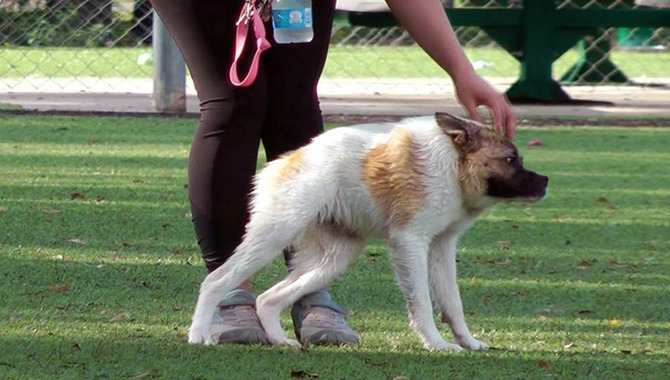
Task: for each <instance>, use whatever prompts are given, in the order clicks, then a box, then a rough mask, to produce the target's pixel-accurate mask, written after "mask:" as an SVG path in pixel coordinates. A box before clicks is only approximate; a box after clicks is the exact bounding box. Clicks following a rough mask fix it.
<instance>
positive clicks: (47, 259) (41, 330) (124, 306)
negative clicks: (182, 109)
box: [0, 116, 670, 379]
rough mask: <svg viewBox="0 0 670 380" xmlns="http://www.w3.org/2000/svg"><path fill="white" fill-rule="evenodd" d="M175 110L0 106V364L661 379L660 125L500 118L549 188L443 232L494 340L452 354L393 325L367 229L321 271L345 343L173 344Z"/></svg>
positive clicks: (22, 369) (202, 373) (194, 372)
mask: <svg viewBox="0 0 670 380" xmlns="http://www.w3.org/2000/svg"><path fill="white" fill-rule="evenodd" d="M194 124H195V121H194V120H180V119H151V118H150V119H137V118H92V117H52V116H46V117H45V116H0V278H1V279H2V286H1V287H0V300H2V302H0V321H1V322H2V327H1V328H0V331H1V334H0V353H1V354H0V378H2V379H54V378H63V379H82V378H90V379H96V378H100V379H105V378H110V379H116V378H165V379H182V378H189V379H209V378H221V379H223V378H226V379H233V378H239V379H290V378H315V376H318V377H319V378H320V379H393V378H396V377H399V376H404V377H405V378H408V379H437V378H461V379H473V378H480V379H539V378H558V379H572V378H594V379H630V378H634V377H641V378H645V379H647V378H648V379H665V378H667V374H668V371H669V370H670V368H669V364H668V363H669V360H670V346H668V335H669V333H670V319H669V316H670V293H669V292H668V289H669V288H670V256H669V253H670V243H668V231H669V230H670V190H669V188H668V184H669V183H670V167H669V166H668V165H667V163H668V162H669V161H670V153H668V149H667V141H669V139H670V129H653V128H635V129H623V128H614V127H611V128H605V127H603V128H566V127H551V128H524V129H522V130H521V131H520V132H519V134H518V138H517V142H518V143H519V146H520V148H521V151H522V153H523V154H524V156H525V162H526V164H527V166H529V167H531V168H533V169H537V170H538V171H540V172H543V173H545V174H547V175H549V176H550V178H551V183H550V191H549V195H548V197H547V199H546V200H544V201H543V202H541V203H539V204H537V205H533V206H531V207H525V206H523V205H504V206H501V207H498V208H497V209H495V210H494V211H492V212H491V213H489V214H487V215H486V216H485V217H483V218H482V220H480V221H479V222H478V223H477V224H476V225H475V226H474V227H473V229H472V230H471V231H470V232H468V234H467V235H466V236H465V237H464V239H463V240H462V243H461V246H460V250H459V262H460V264H459V265H460V267H459V271H460V285H461V290H462V295H463V300H464V304H465V310H466V313H467V320H468V323H469V326H470V327H471V329H472V331H473V332H474V333H475V335H476V336H477V337H478V338H480V339H482V340H483V341H485V342H488V343H489V344H490V345H491V346H493V347H496V348H497V349H495V350H490V351H488V352H466V353H461V354H453V353H442V352H434V353H430V352H426V351H424V350H423V349H422V347H421V344H420V342H419V340H418V338H417V337H416V336H414V334H413V333H411V332H410V329H409V327H408V326H407V317H406V312H405V309H404V305H403V301H402V297H401V295H400V291H399V290H398V289H397V286H396V285H395V284H394V281H393V276H392V274H391V268H390V265H389V262H388V260H387V257H386V248H385V247H384V245H382V244H380V243H372V244H370V245H369V246H368V247H367V248H366V251H365V252H364V253H363V255H362V256H361V258H360V259H359V260H358V261H357V262H356V263H355V264H354V265H353V266H352V268H351V269H350V271H349V272H347V274H346V275H345V276H343V277H342V278H341V279H339V280H337V281H336V282H335V284H334V285H333V294H335V296H336V299H337V300H338V301H339V302H341V303H342V304H344V305H346V306H347V307H348V308H349V309H350V310H351V311H352V313H351V315H349V317H348V322H349V324H350V325H351V326H352V327H353V328H354V329H355V330H356V331H357V332H358V333H359V335H360V340H361V345H360V346H359V347H355V348H332V347H330V348H310V349H309V350H307V351H301V350H297V349H291V348H265V347H255V346H252V347H244V346H232V347H221V346H217V347H201V346H189V345H188V344H186V338H185V331H186V327H187V326H188V324H189V320H190V314H191V312H192V309H193V307H194V302H195V297H196V294H197V289H198V285H199V283H200V281H201V280H202V278H203V275H204V270H203V265H202V263H201V260H200V258H199V254H198V250H197V248H196V246H195V244H194V238H193V234H192V227H191V224H190V220H189V217H188V212H189V210H188V205H187V200H186V189H185V187H184V185H185V183H186V169H185V167H186V157H187V151H188V147H189V140H190V137H191V135H192V130H193V126H194ZM529 139H542V140H544V142H545V146H543V147H535V148H529V147H526V146H525V144H524V143H525V141H527V140H529ZM261 157H262V155H261ZM283 273H284V268H283V264H282V263H281V261H277V262H275V263H273V265H272V266H271V267H269V268H267V269H265V270H263V271H262V272H261V273H259V275H257V276H256V277H255V278H254V283H255V286H256V287H257V289H264V288H267V287H268V286H269V285H271V284H272V283H273V282H275V281H277V280H278V279H279V278H280V277H281V276H282V274H283ZM283 321H284V323H285V325H286V327H287V329H289V328H290V324H289V319H288V317H287V316H286V315H284V317H283ZM445 333H446V329H445ZM446 335H447V336H448V333H447V334H446Z"/></svg>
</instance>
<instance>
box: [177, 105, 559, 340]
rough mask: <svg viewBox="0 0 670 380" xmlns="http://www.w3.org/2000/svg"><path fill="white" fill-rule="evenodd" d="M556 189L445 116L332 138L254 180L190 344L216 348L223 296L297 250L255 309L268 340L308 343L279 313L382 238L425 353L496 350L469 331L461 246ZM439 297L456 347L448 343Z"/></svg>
mask: <svg viewBox="0 0 670 380" xmlns="http://www.w3.org/2000/svg"><path fill="white" fill-rule="evenodd" d="M548 181H549V179H548V177H546V176H543V175H540V174H537V173H535V172H532V171H529V170H526V169H525V168H524V167H523V164H522V158H521V156H520V155H519V153H518V151H517V149H516V148H515V146H514V145H513V144H512V143H511V142H510V141H507V140H506V139H504V138H503V137H502V136H501V135H500V134H499V133H496V132H495V131H493V130H491V129H489V128H486V127H484V126H483V125H481V124H479V123H476V122H474V121H470V120H467V119H463V118H460V117H456V116H453V115H450V114H447V113H437V114H435V116H434V117H433V116H428V117H418V118H411V119H407V120H403V121H400V122H396V123H383V124H367V125H359V126H353V127H341V128H335V129H332V130H330V131H328V132H325V133H323V134H321V135H319V136H317V137H315V138H314V139H313V140H312V141H311V142H310V143H309V144H307V145H306V146H304V147H302V148H300V149H297V150H295V151H293V152H291V153H288V154H286V155H284V156H282V157H280V158H279V159H277V160H274V161H272V162H270V163H268V164H267V165H266V166H265V167H264V168H263V169H262V170H261V171H260V172H259V174H258V175H257V176H256V177H255V180H254V190H253V193H252V199H251V203H250V213H251V214H250V220H249V222H248V224H247V226H246V234H245V237H244V239H243V241H242V243H241V244H240V245H239V246H238V247H237V248H236V250H235V253H234V255H233V256H232V257H231V258H230V259H229V260H228V261H226V263H225V264H223V265H222V266H221V267H219V268H218V269H217V270H215V271H214V272H212V273H210V274H209V275H208V276H207V277H206V278H205V280H204V281H203V283H202V286H201V288H200V295H199V297H198V301H197V305H196V308H195V313H194V314H193V321H192V324H191V327H190V329H189V335H188V341H189V343H194V344H203V343H204V344H213V343H214V341H213V339H212V337H211V336H210V334H209V330H210V325H211V322H212V318H213V315H214V313H215V311H216V305H217V303H218V302H219V301H220V299H221V298H222V296H223V295H224V294H225V293H227V292H228V291H230V290H232V289H233V288H234V287H235V286H237V285H238V284H239V283H240V282H242V281H243V280H244V279H246V278H248V277H249V276H251V275H252V274H254V273H255V272H257V271H258V270H260V269H261V268H263V267H264V266H265V265H267V264H268V263H269V262H270V261H272V260H273V259H274V258H275V257H276V256H277V255H279V253H281V252H282V250H283V249H285V248H287V247H292V248H293V249H294V251H295V254H294V257H293V259H292V270H291V271H290V272H289V274H288V275H287V277H286V278H285V279H284V280H282V281H280V282H279V283H277V284H276V285H274V286H273V287H271V288H270V289H269V290H267V291H266V292H264V293H263V294H261V295H260V296H258V298H257V300H256V311H257V314H258V318H259V319H260V322H261V324H262V326H263V329H264V330H265V333H266V335H267V338H268V340H269V341H270V343H272V344H274V345H299V343H298V342H297V341H296V340H292V339H289V338H288V336H287V335H286V332H285V331H284V329H283V328H282V327H281V325H280V319H279V317H280V313H281V312H282V310H283V309H284V308H286V307H288V306H290V305H292V304H293V303H294V302H296V301H297V300H298V299H300V298H301V297H302V296H304V295H306V294H308V293H311V292H314V291H316V290H319V289H322V288H324V287H326V286H327V285H328V284H329V283H330V282H331V280H332V279H333V278H335V277H336V276H337V275H339V274H341V273H342V272H344V270H345V269H346V268H347V266H348V265H349V263H351V262H352V261H353V259H354V258H355V257H356V256H357V254H358V253H359V252H360V251H361V250H362V248H363V247H364V244H365V241H366V238H369V237H381V238H385V239H386V240H387V241H388V244H389V248H390V256H391V259H392V262H393V266H394V269H395V274H396V279H397V282H398V284H399V285H400V288H401V290H402V292H403V294H404V297H405V300H406V303H407V309H408V312H409V320H410V326H411V327H412V329H413V330H414V331H415V332H416V333H417V334H418V335H419V337H420V338H421V340H422V342H423V345H424V346H425V347H426V348H427V349H429V350H454V351H460V350H462V349H473V350H483V349H487V348H488V346H487V345H486V344H485V343H483V342H480V341H478V340H477V339H475V338H474V337H473V336H472V334H471V333H470V331H469V330H468V327H467V325H466V323H465V318H464V314H463V307H462V303H461V297H460V293H459V290H458V284H457V282H456V243H457V240H458V238H459V236H461V235H462V234H463V233H464V232H465V231H466V230H467V229H468V228H469V227H470V226H471V225H472V224H473V222H474V220H475V219H476V218H477V216H478V215H480V214H481V213H482V212H483V211H484V210H485V209H487V208H489V207H490V206H492V205H494V204H496V203H498V202H500V201H512V200H521V201H525V202H537V201H539V200H540V199H542V198H543V197H544V196H545V194H546V191H547V185H548ZM431 294H432V296H433V298H434V300H435V303H436V305H437V307H439V310H440V312H441V313H442V320H443V322H446V323H447V324H448V325H449V327H450V329H451V331H452V334H453V336H454V339H455V344H454V343H448V342H447V341H445V340H444V339H443V338H442V336H441V335H440V332H439V330H438V328H437V326H436V324H435V320H434V318H433V309H432V302H431Z"/></svg>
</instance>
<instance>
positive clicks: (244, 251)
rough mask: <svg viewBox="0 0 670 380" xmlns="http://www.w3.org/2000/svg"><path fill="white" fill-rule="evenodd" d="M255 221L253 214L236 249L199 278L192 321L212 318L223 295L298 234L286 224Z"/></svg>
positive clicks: (275, 254) (259, 267) (263, 264)
mask: <svg viewBox="0 0 670 380" xmlns="http://www.w3.org/2000/svg"><path fill="white" fill-rule="evenodd" d="M254 222H258V220H254V218H253V217H252V220H251V221H250V222H249V224H248V225H247V233H246V236H245V238H244V240H243V241H242V243H241V244H240V245H239V246H238V247H237V248H236V249H235V253H234V254H233V255H232V256H231V257H230V258H229V259H228V260H227V261H226V262H225V263H224V264H223V265H222V266H220V267H219V268H217V269H216V270H215V271H214V272H212V273H210V274H209V275H208V276H207V277H206V278H205V280H204V281H203V282H202V285H201V287H200V295H199V297H198V302H197V306H196V310H195V314H194V315H193V320H194V321H195V320H204V318H211V316H213V315H214V312H215V311H216V305H217V304H218V303H219V301H220V300H221V298H222V297H223V295H225V294H226V293H228V292H229V291H231V290H233V289H234V288H235V287H236V286H238V285H239V284H240V283H241V282H242V281H244V280H246V279H248V278H249V277H250V276H252V275H253V274H254V273H256V272H258V271H259V270H260V269H261V268H263V267H264V266H266V265H268V264H269V263H270V262H271V261H272V260H273V259H274V258H275V257H277V256H278V255H279V254H280V253H281V252H282V250H283V249H284V248H286V247H288V246H289V245H290V244H291V243H292V242H293V241H294V240H295V238H296V236H297V229H295V228H282V226H287V225H288V224H281V225H278V224H276V223H268V222H260V223H254Z"/></svg>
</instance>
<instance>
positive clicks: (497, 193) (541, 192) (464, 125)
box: [435, 113, 549, 203]
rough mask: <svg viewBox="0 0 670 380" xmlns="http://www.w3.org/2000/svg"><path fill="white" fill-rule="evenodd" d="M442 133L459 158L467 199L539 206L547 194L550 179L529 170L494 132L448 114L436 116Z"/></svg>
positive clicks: (517, 153) (512, 147)
mask: <svg viewBox="0 0 670 380" xmlns="http://www.w3.org/2000/svg"><path fill="white" fill-rule="evenodd" d="M435 118H436V120H437V124H438V126H439V127H440V129H441V130H442V131H443V132H444V133H445V134H446V135H447V136H449V137H450V138H451V140H452V141H453V144H454V147H455V148H456V150H457V151H458V154H459V159H460V162H459V165H460V166H459V177H460V178H459V179H460V182H461V187H462V191H463V195H464V196H465V197H466V199H469V200H470V201H474V202H476V203H480V202H479V200H481V199H483V198H493V199H503V200H523V201H528V202H537V201H539V200H540V199H542V198H544V196H545V194H546V192H547V185H548V183H549V178H548V177H546V176H543V175H540V174H538V173H535V172H532V171H530V170H526V169H525V168H524V167H523V159H522V158H521V156H520V155H519V151H518V150H517V149H516V147H515V146H514V145H513V144H512V143H511V142H510V141H509V140H506V139H505V138H503V137H502V136H501V135H500V134H498V133H496V132H495V131H493V130H491V129H489V128H486V127H484V126H482V125H480V124H479V123H476V122H474V121H471V120H467V119H462V118H459V117H456V116H453V115H450V114H448V113H437V114H435Z"/></svg>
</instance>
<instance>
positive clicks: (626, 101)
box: [0, 80, 670, 126]
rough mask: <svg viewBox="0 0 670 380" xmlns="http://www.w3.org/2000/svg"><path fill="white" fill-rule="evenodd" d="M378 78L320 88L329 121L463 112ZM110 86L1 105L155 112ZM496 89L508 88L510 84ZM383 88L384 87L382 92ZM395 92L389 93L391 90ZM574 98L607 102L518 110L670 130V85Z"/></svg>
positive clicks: (190, 97)
mask: <svg viewBox="0 0 670 380" xmlns="http://www.w3.org/2000/svg"><path fill="white" fill-rule="evenodd" d="M373 81H376V82H378V81H379V80H368V81H364V80H344V81H338V82H334V81H326V83H324V84H323V85H320V87H319V94H320V97H321V107H322V110H323V113H324V115H325V116H326V117H327V118H328V117H331V116H337V115H349V116H380V115H383V116H414V115H426V114H431V113H433V112H436V111H446V112H452V113H458V114H462V113H463V111H462V109H461V107H460V106H459V105H458V103H457V102H456V100H455V98H454V93H453V88H451V86H450V84H449V83H447V82H444V83H438V84H437V85H436V84H435V82H434V81H431V82H426V83H423V84H422V83H421V82H417V80H415V81H414V82H412V83H408V82H407V81H398V83H396V84H393V83H391V84H390V85H389V83H384V87H383V88H384V89H385V90H382V88H381V87H380V86H379V85H378V83H376V82H373ZM127 82H128V81H127V80H126V81H125V82H124V83H126V84H125V85H120V86H117V87H115V88H114V89H113V91H110V87H109V86H108V85H107V86H99V90H100V92H96V91H95V90H96V88H95V86H93V87H88V88H83V86H82V88H80V89H78V88H76V87H75V88H74V90H79V91H73V88H72V86H69V88H67V87H66V88H58V87H57V86H56V87H54V88H46V90H45V89H44V87H41V88H40V89H39V90H35V89H31V88H26V86H24V87H23V88H21V87H18V88H17V87H14V88H11V89H10V88H7V87H6V86H5V88H3V86H0V103H5V104H10V105H14V106H16V107H21V108H22V109H24V110H35V111H56V112H104V113H107V112H112V113H124V114H126V113H131V114H152V113H154V112H155V111H154V104H153V100H152V97H151V82H150V81H146V80H145V81H143V82H140V83H137V81H135V82H133V83H127ZM496 86H498V88H500V89H501V91H502V90H504V89H505V88H506V87H507V85H506V84H505V83H497V84H496ZM378 87H379V88H378ZM91 89H93V91H92V90H91ZM389 89H390V90H389ZM565 89H566V91H567V92H568V93H569V94H570V96H571V97H572V98H573V99H577V100H591V101H599V102H609V103H611V104H606V103H593V104H570V105H517V106H515V110H516V112H517V113H518V115H519V117H520V118H521V119H523V118H532V119H535V118H545V117H547V118H568V119H579V118H586V119H597V118H634V119H646V118H656V119H658V118H661V119H665V118H667V119H668V126H670V87H634V86H625V87H624V86H598V87H587V86H574V87H565ZM187 112H189V113H192V114H197V113H198V101H197V98H196V97H195V94H194V91H193V89H192V86H189V87H188V88H187Z"/></svg>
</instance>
